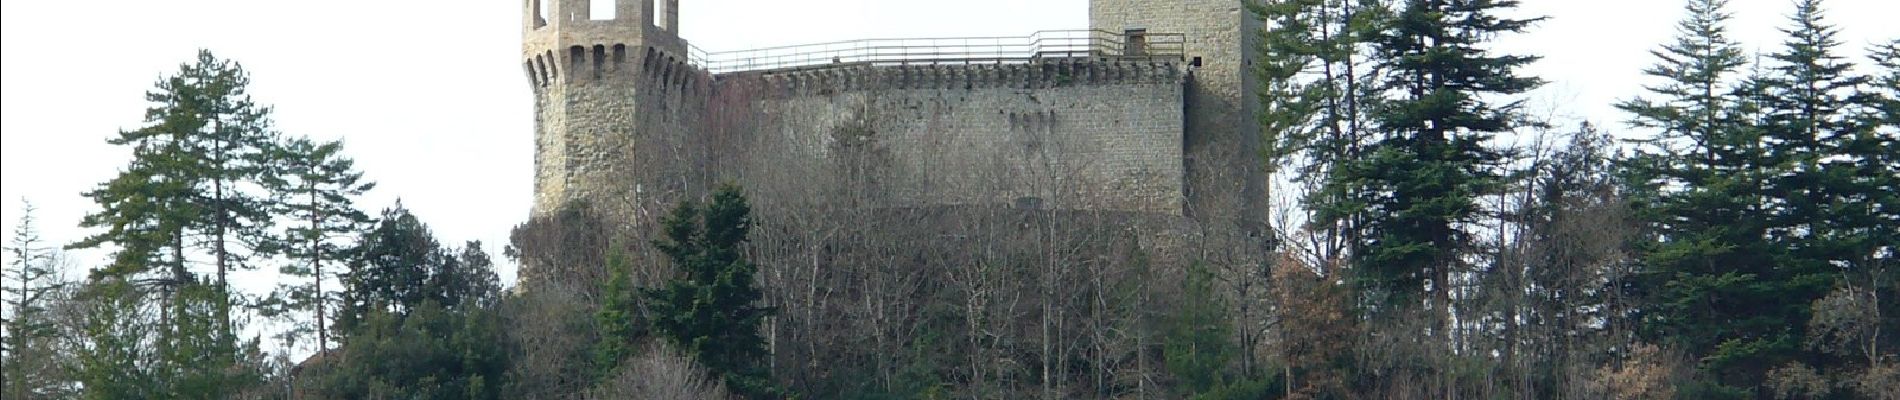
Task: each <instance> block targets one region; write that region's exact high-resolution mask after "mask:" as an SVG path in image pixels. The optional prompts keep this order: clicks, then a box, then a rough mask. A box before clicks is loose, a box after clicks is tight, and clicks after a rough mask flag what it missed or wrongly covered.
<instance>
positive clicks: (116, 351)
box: [74, 279, 160, 400]
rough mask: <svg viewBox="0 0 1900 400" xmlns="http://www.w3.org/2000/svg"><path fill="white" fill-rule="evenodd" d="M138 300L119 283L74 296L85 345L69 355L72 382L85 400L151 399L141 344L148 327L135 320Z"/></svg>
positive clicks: (151, 380)
mask: <svg viewBox="0 0 1900 400" xmlns="http://www.w3.org/2000/svg"><path fill="white" fill-rule="evenodd" d="M140 296H142V294H140V293H139V292H138V291H137V289H136V288H135V287H133V286H132V285H131V284H130V283H126V282H125V281H123V280H116V279H108V280H103V281H95V282H92V283H90V284H88V285H86V286H85V287H83V288H81V290H80V299H82V300H83V301H84V302H83V303H81V304H82V305H83V307H82V308H81V309H82V310H84V311H85V315H86V317H85V320H84V322H83V325H82V326H81V327H80V328H81V334H83V335H84V336H85V337H86V345H84V346H77V348H76V349H75V351H74V356H75V357H74V359H75V360H74V369H75V371H74V376H75V378H77V380H78V381H79V383H80V384H81V385H84V386H85V393H83V395H84V397H85V398H87V399H102V400H103V399H138V398H153V397H156V395H157V394H158V393H159V390H160V387H159V381H158V379H157V377H155V376H153V373H152V371H151V370H150V369H149V368H150V366H151V363H152V356H151V354H150V353H151V350H150V349H148V348H145V347H144V346H145V343H146V341H147V340H148V339H150V338H152V334H153V332H154V329H153V327H152V326H151V325H150V324H147V323H146V321H145V320H144V319H143V318H142V317H143V316H142V315H141V313H142V311H143V310H142V309H141V307H140V305H139V303H140V300H141V299H140Z"/></svg>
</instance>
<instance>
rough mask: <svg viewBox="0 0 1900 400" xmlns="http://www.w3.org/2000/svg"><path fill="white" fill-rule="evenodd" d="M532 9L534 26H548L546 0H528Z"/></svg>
mask: <svg viewBox="0 0 1900 400" xmlns="http://www.w3.org/2000/svg"><path fill="white" fill-rule="evenodd" d="M528 1H530V2H532V3H531V4H530V7H531V8H533V9H534V27H535V28H540V27H543V26H548V2H547V1H546V0H528Z"/></svg>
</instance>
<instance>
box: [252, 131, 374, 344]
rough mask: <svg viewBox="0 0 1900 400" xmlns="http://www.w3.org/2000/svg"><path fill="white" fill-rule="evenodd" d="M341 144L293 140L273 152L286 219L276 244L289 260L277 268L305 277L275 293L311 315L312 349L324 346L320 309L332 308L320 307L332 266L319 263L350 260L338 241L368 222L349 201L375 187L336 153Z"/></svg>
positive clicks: (325, 300)
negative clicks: (314, 338)
mask: <svg viewBox="0 0 1900 400" xmlns="http://www.w3.org/2000/svg"><path fill="white" fill-rule="evenodd" d="M342 148H343V144H342V143H341V142H328V143H321V144H319V143H315V142H311V141H310V140H308V139H305V138H298V139H294V140H291V141H289V142H288V143H286V144H284V145H283V146H282V147H281V149H280V150H281V153H279V154H278V155H277V158H278V159H279V160H281V161H282V162H281V163H280V164H279V165H278V167H279V168H284V170H283V171H281V172H280V173H279V174H278V175H280V176H282V177H283V178H285V180H286V181H285V182H281V183H280V184H279V185H278V186H281V187H284V188H286V189H288V190H283V191H280V192H279V193H278V194H279V198H278V199H275V200H274V202H275V203H276V204H277V205H278V206H279V207H281V208H282V213H283V214H284V215H286V216H287V217H288V219H289V220H290V221H292V222H290V224H289V227H288V228H287V229H286V230H285V235H284V236H285V237H284V241H283V242H282V243H281V244H280V245H281V246H283V249H282V250H281V251H282V252H283V253H284V255H286V256H289V258H290V259H291V260H292V261H291V262H290V263H289V264H285V265H284V266H283V267H282V268H281V272H282V273H283V274H284V275H288V276H291V277H295V278H302V279H307V281H305V282H297V283H291V284H284V285H280V289H279V292H280V294H282V295H283V296H282V297H287V299H286V300H287V301H288V302H287V304H286V305H287V306H288V308H289V309H291V310H296V311H309V312H311V313H312V314H313V316H312V317H313V318H312V320H311V321H310V323H309V329H311V330H314V331H315V332H316V334H317V350H318V351H323V350H324V349H327V348H328V346H329V344H330V338H329V329H327V327H328V324H327V323H326V321H327V314H326V311H329V312H333V311H334V310H328V309H326V306H328V304H329V302H330V295H329V294H328V293H329V291H328V290H326V289H325V288H324V282H325V281H327V280H328V279H330V276H331V275H337V271H336V270H332V271H331V272H330V273H328V274H326V273H325V272H324V266H325V265H334V264H336V263H339V262H346V261H348V260H349V259H350V256H351V255H350V254H349V252H348V251H346V250H348V249H347V248H345V247H344V244H342V243H339V239H344V238H347V237H348V236H350V235H353V234H356V233H358V232H361V231H362V229H363V228H364V227H366V226H367V225H368V224H369V221H370V219H369V216H368V215H366V214H364V213H363V212H362V211H361V210H358V209H357V208H356V207H355V204H354V203H355V197H357V196H361V195H362V194H363V193H364V192H367V191H369V190H370V189H372V188H374V187H375V184H374V183H367V182H362V177H363V173H362V172H360V171H357V170H356V169H355V165H354V164H355V162H354V161H353V160H350V159H349V158H344V157H343V156H342V154H341V153H342ZM330 290H334V288H332V289H330ZM300 325H301V324H300Z"/></svg>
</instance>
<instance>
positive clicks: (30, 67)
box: [0, 0, 1900, 282]
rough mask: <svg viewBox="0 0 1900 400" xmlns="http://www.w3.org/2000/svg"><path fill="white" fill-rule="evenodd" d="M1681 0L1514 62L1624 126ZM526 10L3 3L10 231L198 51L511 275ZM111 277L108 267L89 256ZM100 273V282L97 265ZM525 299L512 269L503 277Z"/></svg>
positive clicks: (1853, 15) (690, 22) (1856, 19)
mask: <svg viewBox="0 0 1900 400" xmlns="http://www.w3.org/2000/svg"><path fill="white" fill-rule="evenodd" d="M681 3H683V4H682V6H681V18H682V21H681V25H682V26H683V27H682V29H681V30H682V33H683V36H685V37H686V38H687V39H688V40H690V41H691V42H693V43H694V44H695V45H697V46H699V47H701V48H704V49H706V50H709V51H720V50H740V49H746V48H754V47H763V46H773V45H788V44H799V43H813V42H826V41H836V40H848V39H856V38H874V37H932V36H936V37H942V36H1011V35H1026V34H1028V33H1030V32H1034V31H1037V30H1046V29H1079V28H1085V27H1087V25H1088V16H1087V1H1086V0H959V1H911V0H902V1H900V0H798V1H786V0H770V1H768V0H681ZM1790 4H1791V2H1790V1H1789V0H1734V1H1733V4H1732V5H1733V11H1734V12H1735V13H1736V14H1737V15H1736V17H1737V18H1736V20H1735V21H1734V22H1733V24H1732V26H1731V29H1732V30H1733V31H1734V36H1735V37H1736V38H1737V39H1738V40H1741V41H1743V42H1744V43H1746V44H1747V45H1748V46H1749V47H1750V48H1751V49H1756V50H1760V51H1763V52H1766V51H1772V50H1774V49H1775V48H1776V47H1777V46H1778V43H1779V41H1780V37H1779V35H1778V34H1777V33H1776V32H1775V30H1774V29H1775V27H1778V26H1781V25H1783V21H1784V19H1783V18H1782V15H1784V14H1786V13H1787V12H1788V11H1789V10H1790V9H1791V7H1790ZM1829 8H1830V13H1829V17H1830V18H1831V20H1832V21H1833V22H1834V23H1835V24H1836V25H1838V26H1840V27H1841V28H1843V29H1844V30H1845V32H1844V34H1843V35H1842V36H1841V40H1842V41H1844V42H1846V43H1848V44H1849V47H1850V49H1849V50H1850V52H1849V54H1850V55H1854V56H1858V55H1859V54H1860V51H1859V49H1860V48H1862V47H1865V45H1866V44H1869V43H1872V42H1875V41H1878V40H1885V39H1888V38H1894V37H1900V29H1897V28H1896V24H1895V23H1894V20H1893V19H1894V16H1896V15H1900V2H1896V1H1895V0H1831V1H1830V2H1829ZM1680 9H1681V1H1680V0H1588V1H1584V0H1524V7H1523V8H1522V10H1523V14H1524V15H1548V16H1551V17H1552V19H1551V20H1549V21H1547V22H1545V23H1543V24H1542V25H1540V26H1539V27H1537V28H1536V29H1535V31H1533V33H1530V34H1527V35H1520V36H1517V37H1514V38H1509V39H1508V40H1507V41H1506V42H1505V47H1506V48H1508V49H1523V50H1529V51H1532V52H1534V53H1537V54H1541V55H1543V56H1545V59H1544V61H1543V62H1541V63H1539V64H1537V65H1535V66H1533V67H1532V68H1530V69H1529V70H1528V71H1526V72H1527V73H1529V74H1533V75H1538V76H1542V77H1544V78H1545V79H1547V80H1550V81H1551V82H1552V83H1551V84H1550V85H1548V86H1547V87H1546V89H1544V90H1542V91H1540V92H1538V93H1537V94H1535V95H1534V96H1533V102H1534V105H1535V106H1537V107H1539V108H1540V109H1554V110H1557V111H1558V112H1560V113H1561V114H1563V115H1564V116H1567V117H1569V118H1574V119H1589V120H1593V121H1596V122H1598V123H1599V125H1603V126H1611V127H1619V126H1620V124H1619V122H1620V121H1622V120H1623V119H1624V116H1623V115H1621V114H1618V113H1616V112H1615V111H1614V109H1613V108H1611V107H1610V104H1611V103H1612V102H1614V101H1615V100H1617V99H1619V98H1625V97H1627V96H1632V95H1635V94H1638V93H1640V85H1641V84H1642V83H1643V82H1644V81H1643V80H1642V77H1641V76H1640V71H1641V70H1642V69H1643V68H1644V67H1646V66H1648V65H1649V64H1651V63H1652V62H1653V59H1652V58H1651V57H1650V56H1649V54H1648V51H1649V50H1651V49H1654V48H1656V47H1657V46H1658V45H1660V44H1662V43H1664V42H1666V41H1668V40H1670V38H1671V37H1672V35H1673V34H1674V29H1673V27H1674V23H1675V21H1676V20H1677V19H1679V18H1680V16H1681V11H1680ZM521 10H522V7H521V6H519V3H518V2H517V1H467V0H393V1H392V0H374V1H372V0H331V1H286V0H166V1H152V0H91V1H63V0H38V1H34V0H7V1H5V2H4V3H0V111H3V113H0V182H3V183H4V185H0V201H3V202H0V221H4V223H3V224H4V225H0V226H3V227H4V229H5V231H4V232H7V233H6V234H10V233H11V232H12V230H13V226H14V225H15V223H16V221H17V219H18V217H19V216H18V209H19V199H21V198H23V197H24V198H29V199H31V200H33V201H34V203H36V204H37V205H38V206H39V208H40V212H39V213H38V215H37V217H38V218H39V220H40V223H39V228H40V229H41V231H42V232H43V234H44V236H46V237H47V238H48V239H50V240H53V241H55V242H58V243H67V242H71V241H72V240H75V239H78V238H80V237H82V236H83V235H85V234H87V233H88V232H84V231H81V230H80V229H78V228H77V223H78V221H79V219H80V217H81V216H82V215H84V214H85V213H87V212H90V211H92V210H93V209H94V208H95V207H96V206H95V205H93V204H92V203H91V202H90V201H89V200H87V199H85V198H84V197H81V196H80V195H79V193H80V192H82V191H85V190H87V189H90V188H92V187H93V186H94V185H96V184H97V183H99V182H102V181H104V180H106V179H108V178H109V177H111V176H112V175H113V174H115V173H116V171H117V169H118V168H120V167H121V166H122V165H124V163H125V161H126V157H127V156H128V153H127V152H126V151H124V150H121V149H118V148H114V147H113V146H109V145H106V144H105V140H106V138H108V137H111V136H113V135H114V134H115V133H116V132H117V131H118V130H119V129H122V128H134V127H137V126H139V125H140V124H141V117H142V113H143V110H144V109H145V107H146V103H145V102H144V100H143V95H144V93H145V91H146V90H147V89H149V88H151V84H152V83H153V82H154V81H155V80H156V79H158V78H159V77H161V76H165V75H168V74H170V73H172V72H173V71H175V70H176V69H177V66H178V64H179V63H181V62H185V61H188V60H190V59H191V58H192V57H193V56H194V55H195V52H196V50H197V49H199V48H208V49H211V50H212V51H213V52H215V53H216V54H217V55H219V56H221V57H224V58H229V59H234V60H237V61H239V62H241V63H243V64H244V66H245V67H246V69H248V70H249V71H250V72H251V74H252V86H251V89H252V94H253V95H254V96H255V98H256V99H257V100H259V101H260V102H262V103H264V104H269V105H272V106H275V107H276V114H275V117H276V122H277V125H278V127H279V128H280V129H281V130H282V131H284V132H287V133H290V134H297V135H308V136H312V137H317V138H325V139H329V138H343V139H345V142H346V143H345V144H346V149H347V152H348V154H349V155H350V156H352V157H354V158H355V159H356V160H357V163H358V167H359V168H360V169H362V170H364V171H365V172H367V175H368V178H369V179H371V180H374V181H376V182H378V184H379V187H378V188H377V190H376V191H375V192H373V193H372V194H371V195H370V196H368V198H366V199H364V201H362V203H361V204H362V206H363V207H364V208H366V209H370V210H372V212H374V210H380V209H381V208H382V207H385V206H387V205H389V204H391V203H392V202H393V201H394V199H395V198H396V197H401V198H402V199H403V202H404V204H405V205H407V206H408V207H409V208H410V209H411V210H413V211H414V212H415V213H416V214H417V215H419V216H420V217H421V218H422V219H423V220H424V221H425V222H427V223H428V224H429V225H430V226H431V227H433V228H434V229H435V231H436V234H437V235H438V236H439V237H441V238H443V240H444V241H445V242H449V243H456V244H459V243H460V242H461V241H463V240H470V239H479V240H482V241H483V242H485V243H486V244H487V250H488V251H489V252H491V253H493V254H494V255H495V256H496V257H497V258H500V250H501V247H502V246H503V245H504V244H505V243H506V241H507V234H508V230H509V229H510V227H512V226H514V225H515V224H517V223H520V222H522V221H523V220H524V219H525V218H526V217H527V212H528V206H529V202H530V197H531V193H530V192H531V190H532V188H533V186H532V185H533V183H532V181H531V168H532V162H533V154H532V152H533V148H534V146H533V142H532V135H533V128H532V123H533V117H532V114H531V112H532V108H533V104H532V102H531V101H530V95H529V92H528V85H527V82H526V80H525V77H523V76H522V70H521V61H520V60H519V59H517V57H518V54H519V51H520V33H521V30H520V26H519V24H520V22H521V20H522V18H521V15H520V12H521ZM77 256H78V257H79V258H80V259H81V260H84V261H88V262H94V261H95V260H99V259H102V257H103V255H102V254H96V252H95V253H81V254H78V255H77ZM82 266H87V265H82ZM500 272H501V274H502V276H503V280H504V281H509V282H512V281H513V278H514V273H513V270H512V267H505V268H504V270H503V271H500Z"/></svg>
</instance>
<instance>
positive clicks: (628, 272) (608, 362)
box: [594, 248, 649, 377]
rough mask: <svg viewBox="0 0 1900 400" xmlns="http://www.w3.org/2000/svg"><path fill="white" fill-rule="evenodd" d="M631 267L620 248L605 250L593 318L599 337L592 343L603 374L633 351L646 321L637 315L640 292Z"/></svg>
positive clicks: (596, 362) (597, 362)
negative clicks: (604, 274)
mask: <svg viewBox="0 0 1900 400" xmlns="http://www.w3.org/2000/svg"><path fill="white" fill-rule="evenodd" d="M632 269H633V267H632V266H630V265H627V256H626V254H625V253H623V252H621V251H620V250H619V249H617V248H616V249H610V250H608V252H607V271H608V278H607V283H606V285H605V286H606V287H605V288H602V289H601V296H602V300H601V304H600V311H599V312H597V313H595V315H594V319H595V320H596V321H597V322H598V324H599V325H598V326H599V329H600V341H599V342H597V343H595V345H594V365H595V368H596V371H597V372H599V373H600V374H602V376H603V377H604V376H607V375H611V374H612V373H613V371H614V370H615V369H616V368H617V367H618V366H619V365H620V361H621V360H624V359H626V358H627V357H628V356H631V355H633V354H634V351H635V350H636V347H635V346H636V345H637V344H638V343H639V342H640V339H642V338H644V337H645V336H646V335H647V332H646V328H647V326H648V325H649V323H648V322H647V321H646V320H644V319H643V318H641V315H640V293H639V292H636V291H635V288H634V287H633V271H632Z"/></svg>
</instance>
